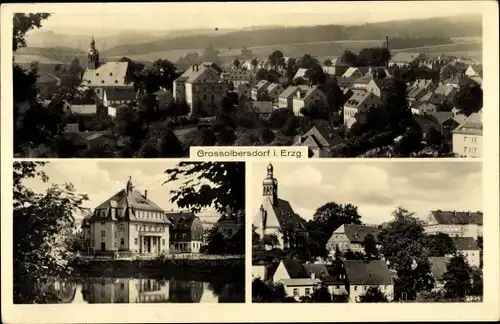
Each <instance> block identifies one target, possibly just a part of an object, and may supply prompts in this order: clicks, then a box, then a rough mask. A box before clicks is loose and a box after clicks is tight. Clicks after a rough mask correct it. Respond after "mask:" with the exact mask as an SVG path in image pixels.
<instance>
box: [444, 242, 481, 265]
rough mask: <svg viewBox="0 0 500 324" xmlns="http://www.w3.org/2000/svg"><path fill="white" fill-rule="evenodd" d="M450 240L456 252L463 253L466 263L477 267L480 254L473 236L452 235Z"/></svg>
mask: <svg viewBox="0 0 500 324" xmlns="http://www.w3.org/2000/svg"><path fill="white" fill-rule="evenodd" d="M451 240H452V241H453V244H454V245H455V248H456V250H457V252H458V253H460V254H461V255H463V257H464V258H465V260H467V263H468V264H469V265H470V266H471V267H477V268H479V265H480V255H481V254H480V251H479V247H478V246H477V241H476V239H474V238H473V237H452V238H451Z"/></svg>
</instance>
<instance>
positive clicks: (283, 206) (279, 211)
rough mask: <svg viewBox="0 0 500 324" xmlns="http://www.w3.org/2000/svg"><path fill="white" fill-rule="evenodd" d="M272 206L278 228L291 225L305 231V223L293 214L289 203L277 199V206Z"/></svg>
mask: <svg viewBox="0 0 500 324" xmlns="http://www.w3.org/2000/svg"><path fill="white" fill-rule="evenodd" d="M270 203H271V201H270ZM271 205H272V204H271ZM272 206H273V211H274V214H275V215H276V218H277V220H278V223H279V224H280V227H284V226H286V225H290V224H292V225H294V226H295V227H296V228H297V229H299V230H305V228H306V227H305V221H304V220H303V219H302V217H300V216H299V215H297V214H296V213H295V212H294V210H293V208H292V206H291V205H290V202H288V201H286V200H283V199H279V198H278V200H277V204H276V205H272Z"/></svg>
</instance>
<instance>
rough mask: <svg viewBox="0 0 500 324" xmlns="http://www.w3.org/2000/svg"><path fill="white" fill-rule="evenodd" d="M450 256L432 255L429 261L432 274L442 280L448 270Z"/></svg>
mask: <svg viewBox="0 0 500 324" xmlns="http://www.w3.org/2000/svg"><path fill="white" fill-rule="evenodd" d="M450 259H451V258H449V257H430V258H429V261H430V263H431V273H432V276H433V277H434V278H435V279H436V280H438V281H440V280H442V279H443V275H444V274H445V272H446V267H447V265H448V263H449V262H450Z"/></svg>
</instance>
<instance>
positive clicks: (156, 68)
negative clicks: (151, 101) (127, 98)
mask: <svg viewBox="0 0 500 324" xmlns="http://www.w3.org/2000/svg"><path fill="white" fill-rule="evenodd" d="M176 71H177V68H176V67H175V65H174V64H173V63H172V62H170V61H169V60H162V59H159V60H156V61H154V62H153V64H152V65H151V66H148V67H146V68H144V69H143V70H142V71H140V72H138V75H137V77H136V79H137V82H138V89H140V91H142V92H145V93H146V94H152V93H154V92H156V91H158V90H160V88H164V89H166V90H169V91H171V90H172V88H173V84H174V81H175V79H177V78H178V77H179V75H178V74H177V72H176Z"/></svg>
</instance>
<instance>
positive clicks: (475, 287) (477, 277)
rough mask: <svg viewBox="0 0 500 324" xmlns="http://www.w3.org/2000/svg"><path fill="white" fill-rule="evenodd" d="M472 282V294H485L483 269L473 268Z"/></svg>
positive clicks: (470, 293) (470, 292)
mask: <svg viewBox="0 0 500 324" xmlns="http://www.w3.org/2000/svg"><path fill="white" fill-rule="evenodd" d="M471 272H472V274H471V277H472V284H471V289H470V291H469V295H471V296H481V297H482V296H483V271H482V270H481V269H477V268H476V269H474V268H473V269H471Z"/></svg>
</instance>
